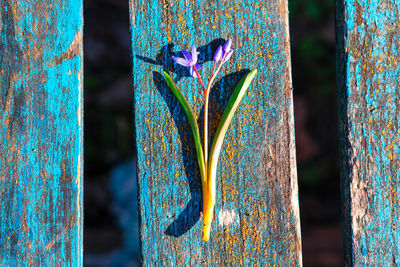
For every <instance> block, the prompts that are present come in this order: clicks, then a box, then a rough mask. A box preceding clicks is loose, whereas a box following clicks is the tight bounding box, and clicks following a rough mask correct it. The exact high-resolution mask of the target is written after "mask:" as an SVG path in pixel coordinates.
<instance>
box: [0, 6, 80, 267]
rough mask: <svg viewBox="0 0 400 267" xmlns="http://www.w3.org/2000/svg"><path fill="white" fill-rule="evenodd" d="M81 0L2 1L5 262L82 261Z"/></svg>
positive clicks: (0, 169)
mask: <svg viewBox="0 0 400 267" xmlns="http://www.w3.org/2000/svg"><path fill="white" fill-rule="evenodd" d="M82 108H83V106H82V2H81V0H44V1H28V0H23V1H17V0H2V1H1V2H0V121H1V128H0V265H2V266H81V265H82V215H83V214H82V205H81V203H82V201H81V200H82V144H83V140H82V133H83V131H82Z"/></svg>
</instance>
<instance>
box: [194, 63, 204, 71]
mask: <svg viewBox="0 0 400 267" xmlns="http://www.w3.org/2000/svg"><path fill="white" fill-rule="evenodd" d="M195 66H196V69H198V70H199V69H201V67H203V65H201V64H196V65H195Z"/></svg>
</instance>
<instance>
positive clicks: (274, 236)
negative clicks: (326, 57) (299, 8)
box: [130, 0, 302, 266]
mask: <svg viewBox="0 0 400 267" xmlns="http://www.w3.org/2000/svg"><path fill="white" fill-rule="evenodd" d="M130 10H131V23H132V45H133V84H134V102H135V104H134V109H135V124H136V142H137V154H138V158H137V172H138V182H139V190H140V197H139V200H140V214H141V226H140V235H141V246H142V259H143V264H144V265H145V266H151V265H157V266H170V265H175V266H188V265H198V264H204V265H238V264H242V265H245V266H247V265H258V266H268V265H275V266H301V265H302V262H301V243H300V226H299V208H298V190H297V176H296V175H297V174H296V164H295V143H294V124H293V99H292V84H291V70H290V52H289V51H290V49H289V35H288V11H287V2H286V1H284V0H282V1H253V0H245V1H239V0H230V1H217V2H216V1H206V0H195V1H184V0H177V1H171V0H162V1H161V0H160V1H155V0H131V1H130ZM227 38H232V39H233V48H234V49H235V54H234V56H233V58H232V59H231V60H230V63H229V66H228V68H227V69H226V70H225V71H224V74H223V75H221V76H220V77H219V78H218V81H217V84H216V86H215V87H214V88H213V92H212V93H211V112H210V113H211V114H210V118H209V119H210V121H211V128H212V129H214V131H215V128H216V126H217V123H218V121H219V118H220V116H221V115H222V111H223V108H224V107H225V104H226V103H227V101H228V98H229V96H230V94H231V93H232V90H233V89H234V86H235V85H236V83H237V82H238V81H239V79H240V78H241V77H242V76H243V75H244V73H246V72H248V71H249V70H252V69H255V68H257V69H258V75H257V77H256V80H255V82H254V83H253V84H252V85H251V87H250V88H249V90H248V92H247V95H246V96H245V97H244V100H243V102H242V104H241V105H240V106H239V108H238V110H237V112H236V115H235V116H234V118H233V121H232V126H231V127H230V128H229V130H228V133H227V136H226V137H225V143H224V145H223V147H222V152H221V156H220V162H219V165H218V171H217V202H216V210H215V216H214V217H215V219H214V222H213V225H212V229H211V239H210V241H209V242H207V243H206V242H202V241H201V228H202V221H201V218H200V216H201V215H200V211H201V205H202V204H201V202H202V196H201V184H200V175H199V171H198V165H197V160H196V156H195V150H194V142H193V141H192V140H193V137H192V135H191V130H190V126H189V123H188V121H187V119H186V117H185V114H184V111H183V110H182V108H181V107H180V105H179V103H178V101H177V100H176V99H175V98H174V96H173V95H172V92H171V91H170V90H169V89H168V87H167V85H166V82H165V80H164V79H163V77H162V71H168V72H169V73H170V74H171V75H172V76H173V78H174V80H175V81H176V82H177V84H178V86H180V87H181V88H183V94H184V96H185V97H186V98H187V99H188V101H189V102H190V105H191V106H192V107H194V112H195V114H196V115H197V116H198V119H199V121H202V116H203V109H202V105H203V97H202V92H201V90H200V89H199V84H197V83H194V80H193V78H191V77H188V76H189V75H188V70H187V69H184V68H180V67H179V66H177V65H174V64H173V61H172V59H171V56H172V55H175V56H181V54H180V52H179V51H180V50H181V49H182V48H185V49H188V48H189V47H191V45H192V44H196V45H197V46H199V51H200V53H201V54H200V61H201V62H203V63H204V67H203V69H202V71H203V73H209V72H210V68H212V62H211V60H212V55H213V52H214V51H215V50H216V48H217V46H218V45H219V44H221V43H223V41H224V40H226V39H227ZM201 127H202V126H201ZM133 212H135V211H133Z"/></svg>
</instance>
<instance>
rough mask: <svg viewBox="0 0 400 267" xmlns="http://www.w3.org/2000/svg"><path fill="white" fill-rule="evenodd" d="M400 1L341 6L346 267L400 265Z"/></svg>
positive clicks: (355, 1) (354, 0)
mask: <svg viewBox="0 0 400 267" xmlns="http://www.w3.org/2000/svg"><path fill="white" fill-rule="evenodd" d="M399 12H400V1H398V0H390V1H389V0H352V1H343V0H338V1H337V30H338V31H337V34H338V38H337V40H338V86H339V92H340V93H339V102H340V114H339V115H340V130H341V133H340V141H341V157H342V166H341V174H342V178H341V179H342V192H343V205H344V227H345V234H344V239H345V261H346V265H348V266H353V265H354V266H364V265H372V266H398V265H399V264H400V220H399V216H400V209H399V205H400V202H399V191H400V184H399V183H400V172H399V169H400V154H399V152H400V119H399V112H400V93H399V88H400V81H399V74H400V66H399V62H400V61H399V60H400V58H399V56H400V32H399V31H400V18H399Z"/></svg>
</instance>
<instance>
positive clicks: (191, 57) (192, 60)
mask: <svg viewBox="0 0 400 267" xmlns="http://www.w3.org/2000/svg"><path fill="white" fill-rule="evenodd" d="M182 54H183V58H180V57H174V56H172V59H173V60H174V61H175V62H176V63H178V64H179V65H182V66H184V67H190V75H192V76H193V77H194V78H197V75H196V72H195V71H194V69H193V67H196V69H200V68H201V64H197V60H198V58H197V56H198V55H199V54H200V52H197V49H196V46H195V45H193V46H192V53H191V54H190V53H189V52H188V51H186V50H185V49H183V50H182Z"/></svg>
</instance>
